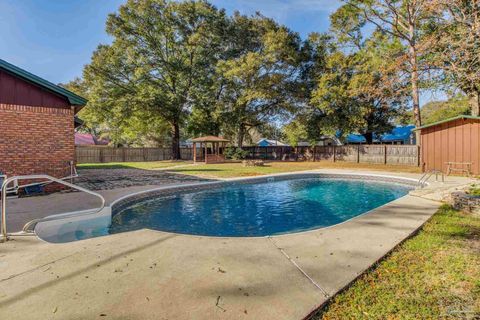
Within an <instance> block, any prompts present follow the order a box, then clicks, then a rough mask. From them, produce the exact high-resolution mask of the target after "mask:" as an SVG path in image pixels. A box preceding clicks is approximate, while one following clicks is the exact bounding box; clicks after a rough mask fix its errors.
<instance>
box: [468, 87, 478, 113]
mask: <svg viewBox="0 0 480 320" xmlns="http://www.w3.org/2000/svg"><path fill="white" fill-rule="evenodd" d="M468 97H469V99H468V102H469V104H470V109H471V112H472V116H475V117H478V116H479V115H480V99H479V92H478V91H473V92H471V93H470V94H469V95H468Z"/></svg>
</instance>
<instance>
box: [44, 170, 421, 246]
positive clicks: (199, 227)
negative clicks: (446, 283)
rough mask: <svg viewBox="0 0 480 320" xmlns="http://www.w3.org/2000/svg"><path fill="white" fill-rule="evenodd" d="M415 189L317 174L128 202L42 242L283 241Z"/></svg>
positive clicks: (63, 228)
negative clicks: (174, 237)
mask: <svg viewBox="0 0 480 320" xmlns="http://www.w3.org/2000/svg"><path fill="white" fill-rule="evenodd" d="M411 189H413V187H412V185H410V184H408V183H407V184H405V183H401V182H400V183H399V182H398V181H390V180H388V179H387V181H385V180H383V179H379V178H375V179H372V178H371V177H361V176H359V177H354V178H352V177H350V178H348V177H343V176H327V177H325V176H319V175H318V174H317V175H299V176H291V177H277V178H268V179H266V178H263V179H247V180H244V181H238V182H230V183H214V184H213V185H208V184H207V185H199V186H196V187H192V188H179V189H175V188H173V189H170V190H161V191H158V192H152V193H148V192H147V193H142V194H140V195H138V196H133V197H128V198H126V199H124V200H122V201H120V202H119V203H118V204H115V205H113V206H112V211H111V216H109V217H108V218H109V219H108V220H105V219H103V220H102V222H101V223H98V221H97V222H92V221H81V220H80V221H78V222H75V223H73V224H72V223H70V224H69V225H64V226H61V227H60V228H57V231H55V232H52V231H50V232H48V236H47V237H45V235H44V236H42V235H40V237H41V238H43V239H45V240H47V241H51V242H67V241H73V240H80V239H85V238H90V237H95V236H102V235H108V234H115V233H121V232H127V231H133V230H139V229H144V228H148V229H153V230H159V231H165V232H174V233H181V234H191V235H202V236H228V237H239V236H243V237H258V236H269V235H280V234H285V233H293V232H300V231H307V230H313V229H318V228H321V227H328V226H332V225H335V224H338V223H341V222H344V221H346V220H349V219H351V218H353V217H356V216H358V215H360V214H362V213H365V212H367V211H370V210H372V209H375V208H377V207H379V206H382V205H384V204H386V203H388V202H391V201H393V200H395V199H398V198H400V197H402V196H404V195H406V194H407V193H408V192H409V190H411ZM97 220H98V219H97ZM55 233H56V234H55Z"/></svg>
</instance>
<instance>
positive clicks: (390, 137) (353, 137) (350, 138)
mask: <svg viewBox="0 0 480 320" xmlns="http://www.w3.org/2000/svg"><path fill="white" fill-rule="evenodd" d="M413 129H415V126H414V125H408V126H398V127H395V128H393V130H392V131H391V132H389V133H386V134H384V135H383V136H380V137H379V136H377V135H376V134H373V142H380V141H381V142H394V141H403V142H404V143H406V142H408V141H409V139H410V135H411V134H412V130H413ZM346 140H347V143H366V142H367V140H366V139H365V137H364V136H362V135H361V134H349V135H347V138H346Z"/></svg>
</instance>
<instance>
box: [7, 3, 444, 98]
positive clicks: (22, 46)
mask: <svg viewBox="0 0 480 320" xmlns="http://www.w3.org/2000/svg"><path fill="white" fill-rule="evenodd" d="M124 2H125V0H0V58H1V59H4V60H6V61H8V62H10V63H13V64H15V65H17V66H19V67H21V68H23V69H26V70H27V71H30V72H32V73H34V74H36V75H38V76H40V77H42V78H45V79H47V80H49V81H51V82H54V83H61V82H68V81H70V80H72V79H73V78H75V77H78V76H81V74H82V69H83V66H84V65H85V64H87V63H89V61H90V57H91V54H92V52H93V50H95V48H96V47H97V45H98V44H100V43H108V42H110V38H109V36H108V35H107V34H106V32H105V21H106V18H107V16H108V14H109V13H112V12H115V11H116V10H117V9H118V7H119V6H120V5H121V4H122V3H124ZM211 2H212V3H213V4H214V5H216V6H217V7H221V8H225V9H226V10H227V12H228V13H229V14H231V13H232V12H233V11H234V10H238V11H240V12H241V13H243V14H253V13H254V12H256V11H259V12H261V13H262V14H264V15H265V16H267V17H271V18H274V19H275V20H276V21H278V22H280V23H282V24H285V25H287V26H288V27H289V28H290V29H292V30H294V31H296V32H299V33H300V35H301V36H302V37H305V36H306V35H307V34H308V33H310V32H313V31H316V32H324V31H327V30H328V27H329V15H330V13H332V12H333V11H335V9H336V8H338V7H339V6H340V1H339V0H211ZM422 98H424V99H422V100H423V101H428V100H431V99H432V98H433V99H435V96H432V94H431V93H428V94H423V95H422ZM437 98H439V97H437Z"/></svg>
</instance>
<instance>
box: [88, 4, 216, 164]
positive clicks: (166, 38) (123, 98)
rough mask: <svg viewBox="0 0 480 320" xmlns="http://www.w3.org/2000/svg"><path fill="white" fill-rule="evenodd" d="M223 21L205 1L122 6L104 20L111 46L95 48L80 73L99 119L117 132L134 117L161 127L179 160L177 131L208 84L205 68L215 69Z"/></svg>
mask: <svg viewBox="0 0 480 320" xmlns="http://www.w3.org/2000/svg"><path fill="white" fill-rule="evenodd" d="M224 20H225V16H224V13H223V12H221V11H218V10H217V9H216V8H215V7H213V6H212V5H210V4H209V3H207V2H205V1H188V2H173V1H164V0H142V1H133V0H130V1H128V2H127V3H126V4H124V5H122V6H121V7H120V9H119V11H118V13H116V14H111V15H110V16H109V18H108V20H107V32H108V33H109V34H110V35H112V36H113V37H114V41H113V43H112V44H111V45H108V46H105V45H103V46H99V47H98V49H97V50H96V52H95V53H94V55H93V57H92V62H91V63H90V65H88V66H87V67H86V68H85V72H84V77H85V79H86V81H87V83H88V84H89V87H90V88H91V90H92V93H91V98H92V103H93V105H95V106H96V107H97V110H98V112H99V113H100V114H102V115H103V119H104V120H106V119H107V118H110V119H114V121H113V122H114V123H113V124H112V127H113V128H115V129H119V130H120V128H121V127H122V124H124V123H125V122H129V121H130V119H131V118H132V117H136V118H137V119H160V120H161V121H164V122H165V123H166V124H168V125H169V126H170V135H171V142H172V151H173V156H174V158H175V159H178V158H179V156H180V154H179V140H180V125H181V124H182V123H183V122H184V121H185V120H186V118H187V116H188V113H189V110H190V108H191V104H192V98H193V96H194V92H196V90H197V86H198V87H201V85H202V84H203V81H204V80H205V79H206V78H207V76H206V75H205V73H206V72H208V71H209V69H208V68H205V66H208V65H211V64H213V63H215V59H216V58H217V55H216V53H217V52H218V49H219V47H218V46H219V44H220V41H218V35H219V31H220V29H219V28H218V26H219V25H221V24H222V23H223V22H224ZM115 124H117V125H115ZM153 127H154V128H157V127H158V125H154V126H153ZM160 127H161V128H162V130H163V126H160ZM113 128H112V130H115V129H113Z"/></svg>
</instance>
